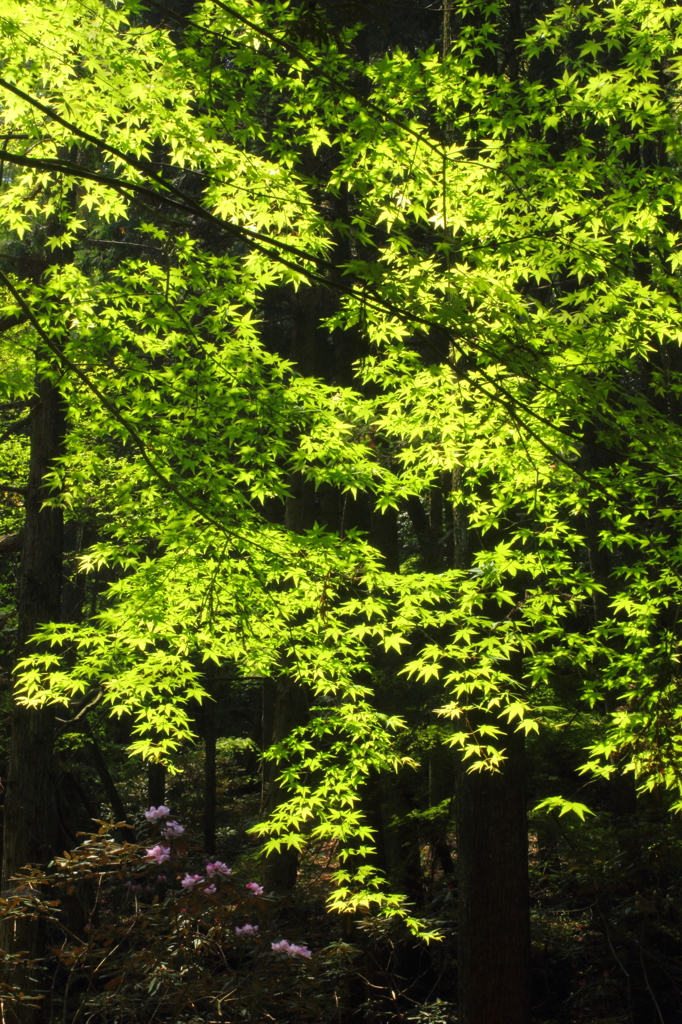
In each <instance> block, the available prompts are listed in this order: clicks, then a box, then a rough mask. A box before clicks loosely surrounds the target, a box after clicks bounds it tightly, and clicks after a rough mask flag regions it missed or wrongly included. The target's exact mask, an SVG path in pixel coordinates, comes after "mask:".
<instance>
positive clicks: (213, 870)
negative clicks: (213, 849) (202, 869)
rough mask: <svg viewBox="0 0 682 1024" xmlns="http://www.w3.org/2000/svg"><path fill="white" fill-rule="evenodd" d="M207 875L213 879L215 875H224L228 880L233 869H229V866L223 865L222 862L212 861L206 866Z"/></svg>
mask: <svg viewBox="0 0 682 1024" xmlns="http://www.w3.org/2000/svg"><path fill="white" fill-rule="evenodd" d="M206 874H207V875H208V876H209V878H212V877H213V875H223V876H224V877H225V878H227V876H228V875H231V874H232V868H228V866H227V864H223V862H222V861H221V860H210V861H209V862H208V864H207V865H206Z"/></svg>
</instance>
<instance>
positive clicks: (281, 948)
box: [270, 939, 313, 956]
mask: <svg viewBox="0 0 682 1024" xmlns="http://www.w3.org/2000/svg"><path fill="white" fill-rule="evenodd" d="M270 948H271V949H272V951H273V953H286V955H287V956H312V955H313V954H312V953H311V952H310V950H309V949H308V947H307V946H297V945H296V943H295V942H288V941H287V940H286V939H280V941H279V942H271V943H270Z"/></svg>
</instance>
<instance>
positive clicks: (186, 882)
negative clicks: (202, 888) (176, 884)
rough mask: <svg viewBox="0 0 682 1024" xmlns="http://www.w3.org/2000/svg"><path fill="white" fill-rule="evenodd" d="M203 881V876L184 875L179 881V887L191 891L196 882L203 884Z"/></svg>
mask: <svg viewBox="0 0 682 1024" xmlns="http://www.w3.org/2000/svg"><path fill="white" fill-rule="evenodd" d="M203 880H204V876H203V875H190V874H186V875H185V877H184V878H183V879H182V880H181V882H180V885H181V886H182V888H183V889H191V888H192V886H193V885H196V884H197V882H203Z"/></svg>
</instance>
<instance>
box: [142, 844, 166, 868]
mask: <svg viewBox="0 0 682 1024" xmlns="http://www.w3.org/2000/svg"><path fill="white" fill-rule="evenodd" d="M144 859H145V860H155V861H156V863H157V864H163V863H164V861H167V860H170V847H169V846H161V845H160V844H158V843H157V845H156V846H152V848H151V850H147V853H146V855H145V858H144Z"/></svg>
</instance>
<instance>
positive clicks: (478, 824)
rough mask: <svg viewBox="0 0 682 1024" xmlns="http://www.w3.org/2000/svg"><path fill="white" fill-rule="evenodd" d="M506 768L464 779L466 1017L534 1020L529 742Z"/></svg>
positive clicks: (512, 1022)
mask: <svg viewBox="0 0 682 1024" xmlns="http://www.w3.org/2000/svg"><path fill="white" fill-rule="evenodd" d="M505 746H506V748H507V754H508V759H507V761H506V762H505V763H504V767H503V770H502V771H501V772H500V773H492V772H488V771H483V772H475V773H472V774H467V773H466V772H465V771H464V770H462V771H461V772H460V776H459V780H458V794H457V797H458V799H457V805H458V822H457V852H458V866H459V938H458V967H459V1016H458V1018H457V1019H458V1021H459V1024H528V1022H529V1020H530V917H529V897H528V829H527V822H526V800H525V785H524V775H525V772H524V743H523V736H522V734H519V733H510V734H509V735H508V737H507V739H506V742H505Z"/></svg>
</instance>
